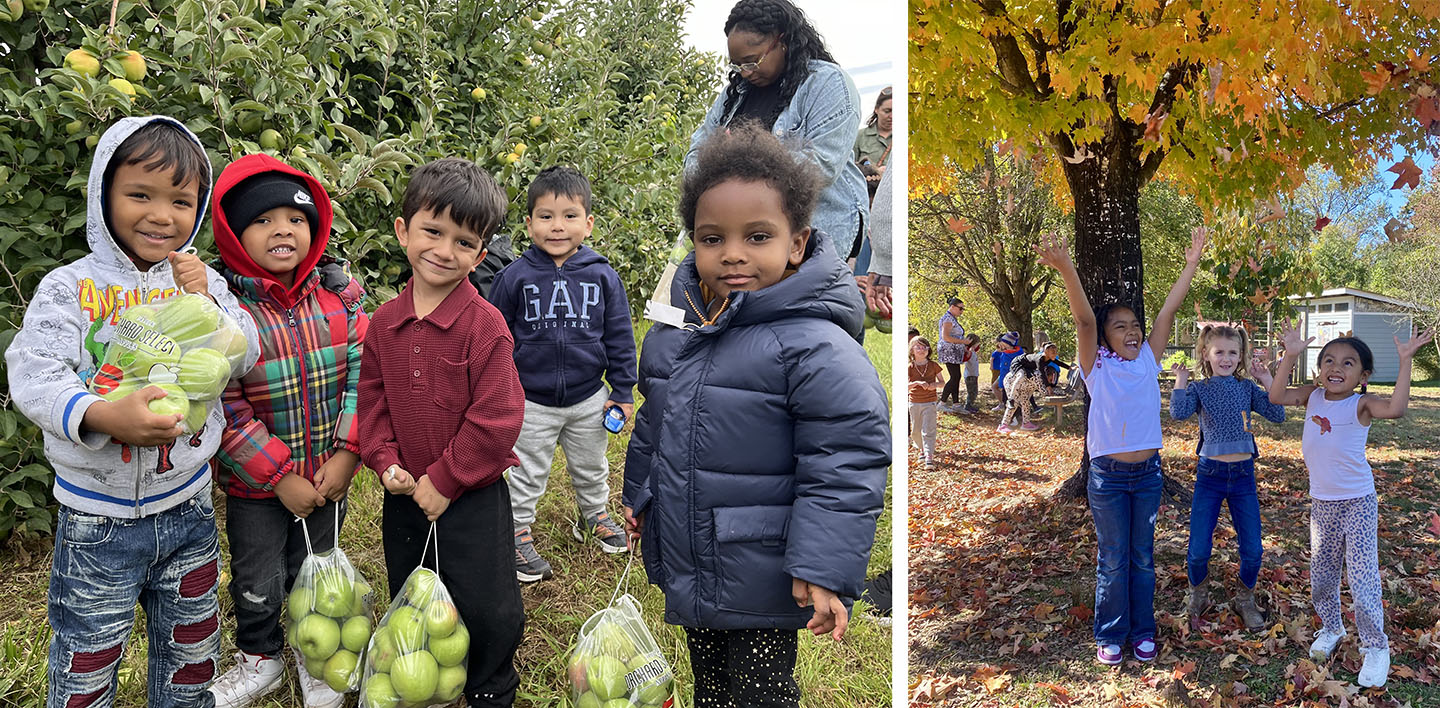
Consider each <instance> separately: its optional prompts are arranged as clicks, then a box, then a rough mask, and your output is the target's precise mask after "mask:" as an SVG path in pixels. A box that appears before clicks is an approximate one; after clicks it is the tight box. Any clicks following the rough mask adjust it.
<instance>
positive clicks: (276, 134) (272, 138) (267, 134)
mask: <svg viewBox="0 0 1440 708" xmlns="http://www.w3.org/2000/svg"><path fill="white" fill-rule="evenodd" d="M260 147H262V148H264V149H266V150H279V149H280V131H278V130H275V129H274V128H266V129H265V130H263V131H261V132H260Z"/></svg>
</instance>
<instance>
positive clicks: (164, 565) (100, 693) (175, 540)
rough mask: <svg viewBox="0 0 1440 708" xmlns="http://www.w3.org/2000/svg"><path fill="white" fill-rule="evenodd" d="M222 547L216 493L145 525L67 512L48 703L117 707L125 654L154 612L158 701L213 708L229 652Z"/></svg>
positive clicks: (153, 671)
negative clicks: (223, 648) (223, 619)
mask: <svg viewBox="0 0 1440 708" xmlns="http://www.w3.org/2000/svg"><path fill="white" fill-rule="evenodd" d="M219 579H220V543H219V534H218V533H217V532H216V530H215V507H214V505H213V504H212V503H211V501H210V496H209V494H200V495H197V496H195V497H193V498H191V499H189V500H187V501H184V502H182V503H181V504H180V505H179V506H176V507H173V508H170V509H166V510H165V511H162V512H160V513H158V514H154V515H151V516H146V517H142V518H139V519H117V518H112V517H109V516H96V515H93V514H85V513H81V512H78V511H75V510H74V509H70V508H68V507H64V506H62V507H60V519H59V521H58V523H57V525H56V533H55V559H54V562H53V563H52V565H51V567H50V591H49V614H50V627H51V629H52V630H53V631H54V633H55V635H54V638H53V639H52V641H51V643H50V657H49V663H50V666H49V677H50V687H49V693H48V698H47V701H48V705H49V706H50V708H84V707H86V706H104V707H106V708H108V707H109V706H113V705H114V704H115V693H116V689H117V687H118V682H117V678H118V674H119V670H120V658H121V656H122V655H123V654H124V652H125V645H126V644H127V643H128V640H129V639H130V628H131V626H132V625H133V624H134V623H135V603H137V602H139V603H140V604H141V606H143V607H144V608H145V619H146V634H147V636H148V638H149V651H148V654H149V672H148V676H149V700H148V701H147V702H146V705H149V706H155V707H158V708H209V707H211V706H214V705H215V698H214V696H212V695H211V694H210V692H209V691H208V690H206V688H207V687H208V686H209V685H210V681H211V679H213V678H214V677H215V662H216V660H217V659H218V658H219V654H220V617H219V612H220V604H219V595H218V592H217V591H218V586H219Z"/></svg>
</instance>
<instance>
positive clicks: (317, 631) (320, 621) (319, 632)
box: [295, 614, 623, 680]
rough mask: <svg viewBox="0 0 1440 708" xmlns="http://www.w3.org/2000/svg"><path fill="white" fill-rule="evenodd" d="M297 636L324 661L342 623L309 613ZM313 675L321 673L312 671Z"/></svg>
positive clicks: (308, 654)
mask: <svg viewBox="0 0 1440 708" xmlns="http://www.w3.org/2000/svg"><path fill="white" fill-rule="evenodd" d="M295 638H296V639H299V640H300V653H301V654H304V655H305V658H306V659H307V660H309V661H324V660H326V659H328V658H330V655H331V654H334V653H335V650H336V649H338V648H339V647H340V625H338V624H335V620H333V619H330V618H329V617H326V616H325V615H321V614H308V615H305V618H304V619H302V620H300V627H299V629H297V630H295ZM306 668H307V669H308V668H309V667H308V666H307V667H306ZM311 675H312V676H319V675H320V674H317V673H314V672H311ZM622 680H623V677H622Z"/></svg>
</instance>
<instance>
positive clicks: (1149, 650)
mask: <svg viewBox="0 0 1440 708" xmlns="http://www.w3.org/2000/svg"><path fill="white" fill-rule="evenodd" d="M1134 649H1135V659H1136V660H1137V661H1154V660H1155V656H1156V655H1158V654H1159V653H1160V647H1158V646H1155V640H1153V639H1151V638H1149V637H1146V638H1144V639H1141V640H1140V641H1138V642H1135V646H1134Z"/></svg>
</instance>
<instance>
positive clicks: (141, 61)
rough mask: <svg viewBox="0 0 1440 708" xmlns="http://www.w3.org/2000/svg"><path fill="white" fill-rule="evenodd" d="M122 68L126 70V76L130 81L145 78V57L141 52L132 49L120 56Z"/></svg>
mask: <svg viewBox="0 0 1440 708" xmlns="http://www.w3.org/2000/svg"><path fill="white" fill-rule="evenodd" d="M120 68H122V69H124V70H125V78H126V79H128V80H130V81H139V80H141V79H143V78H145V57H143V56H140V52H137V51H135V50H134V49H131V50H130V51H128V52H125V56H123V57H120Z"/></svg>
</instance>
